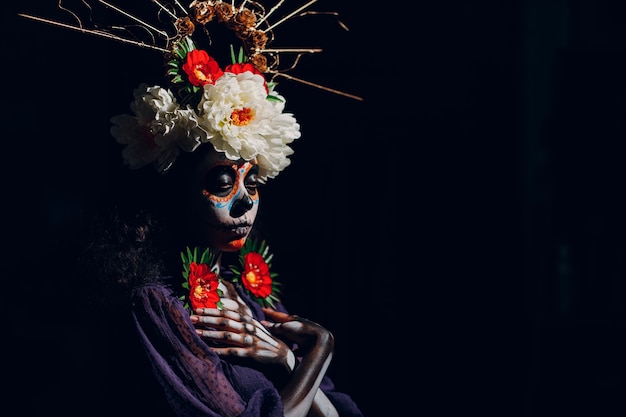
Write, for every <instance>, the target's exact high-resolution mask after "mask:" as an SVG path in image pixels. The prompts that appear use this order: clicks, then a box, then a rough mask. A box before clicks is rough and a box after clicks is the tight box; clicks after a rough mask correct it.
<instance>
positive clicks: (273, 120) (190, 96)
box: [20, 0, 361, 182]
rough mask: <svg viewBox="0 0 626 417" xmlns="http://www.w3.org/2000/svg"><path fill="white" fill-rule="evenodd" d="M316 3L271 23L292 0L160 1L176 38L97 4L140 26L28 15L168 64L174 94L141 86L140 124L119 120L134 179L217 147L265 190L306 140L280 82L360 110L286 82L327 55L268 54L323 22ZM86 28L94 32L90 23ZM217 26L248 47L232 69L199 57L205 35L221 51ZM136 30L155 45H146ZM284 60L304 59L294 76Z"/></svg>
mask: <svg viewBox="0 0 626 417" xmlns="http://www.w3.org/2000/svg"><path fill="white" fill-rule="evenodd" d="M316 1H317V0H311V1H308V2H307V3H305V4H304V5H302V6H300V7H299V8H297V9H296V10H294V11H292V12H291V13H289V14H287V15H286V16H283V17H282V18H280V19H279V20H277V21H275V22H274V23H270V21H269V20H270V17H273V14H275V13H276V12H277V11H278V10H279V9H280V8H281V6H282V5H283V3H285V0H277V3H276V4H275V5H274V6H273V7H272V8H271V9H269V11H266V10H265V7H264V6H263V5H262V4H261V3H259V2H258V1H252V0H237V1H236V0H229V1H222V0H206V1H199V0H193V1H192V2H191V3H190V4H189V6H188V7H187V8H185V7H183V6H182V5H181V4H180V2H179V1H178V0H172V1H170V2H168V1H165V0H163V1H160V0H151V1H150V3H151V4H153V5H156V6H157V7H158V13H157V20H158V22H159V23H162V20H163V19H162V18H163V16H166V17H169V20H170V21H171V23H172V27H170V28H169V30H170V31H173V32H174V33H168V31H167V30H163V29H160V28H158V27H157V25H156V24H153V23H152V21H151V20H150V19H147V18H138V17H135V16H134V15H132V14H131V13H129V12H127V11H125V10H122V9H120V8H119V7H117V6H115V5H113V4H111V3H108V2H106V1H105V0H97V2H96V3H97V4H95V5H103V6H105V7H106V8H107V9H111V10H113V11H115V12H117V13H118V14H119V15H121V16H122V17H123V18H125V19H131V20H132V21H133V22H132V24H120V23H117V22H116V23H115V24H111V25H109V26H107V25H104V24H102V23H99V24H93V28H89V27H87V25H85V24H83V20H81V19H80V17H79V14H80V13H78V11H76V10H72V11H70V10H69V9H68V8H66V7H65V6H64V5H63V4H62V3H63V0H59V2H58V8H59V9H60V10H61V11H63V12H65V13H69V15H70V16H71V17H72V19H73V20H74V21H75V22H76V23H75V24H73V25H72V24H66V23H62V22H58V21H54V20H49V19H42V18H38V17H34V16H31V15H26V14H20V15H21V16H23V17H27V18H31V19H34V20H39V21H43V22H46V23H51V24H55V25H58V26H62V27H65V28H70V29H75V30H79V31H81V32H82V33H89V34H93V35H98V36H103V37H106V38H109V39H113V40H117V41H121V42H125V43H129V44H133V45H136V46H140V47H143V48H150V49H156V50H158V51H160V52H161V53H163V54H164V56H165V58H166V61H167V75H168V76H169V85H168V86H165V87H163V86H159V85H148V84H146V83H142V84H140V85H139V86H138V87H137V88H136V89H135V91H134V94H133V95H134V100H133V101H132V102H131V104H130V108H131V110H132V112H133V115H130V114H121V115H116V116H114V117H112V118H111V122H112V126H111V134H112V136H113V137H114V138H115V139H116V140H117V141H118V142H119V143H121V144H124V145H125V146H124V149H123V151H122V156H123V160H124V162H125V164H126V165H128V166H129V167H130V168H131V169H136V168H140V167H143V166H145V165H148V164H153V165H155V167H156V169H157V170H158V171H159V172H161V173H165V172H167V171H168V170H169V169H170V168H171V167H172V165H173V163H174V161H175V160H176V158H177V157H178V156H179V155H180V153H181V152H193V151H195V150H196V149H197V148H198V147H199V146H200V145H202V144H204V143H211V145H213V147H214V148H215V150H217V151H218V152H222V153H224V155H225V156H226V157H227V158H229V159H232V160H238V159H244V160H247V161H250V160H256V162H257V163H258V165H259V175H258V178H259V180H260V181H261V182H265V181H266V180H267V179H269V178H274V177H276V176H277V175H278V174H279V173H280V172H281V171H282V170H283V169H285V168H286V167H287V166H288V165H289V164H290V160H289V156H290V155H291V154H293V149H292V148H291V147H290V144H291V143H292V142H293V141H294V140H296V139H298V138H299V137H300V135H301V134H300V125H299V124H298V123H297V121H296V119H295V118H294V116H293V114H291V113H285V112H284V109H285V99H284V97H282V96H281V95H280V94H279V93H278V92H277V91H276V90H275V87H276V83H275V82H274V79H275V78H276V77H279V76H282V77H284V78H287V79H290V80H295V81H298V82H302V83H304V84H307V85H311V86H314V87H318V88H321V89H324V90H327V91H330V92H333V93H336V94H340V95H344V96H347V97H350V98H354V99H357V100H361V98H360V97H358V96H354V95H351V94H347V93H344V92H341V91H338V90H334V89H331V88H327V87H324V86H321V85H319V84H315V83H312V82H309V81H305V80H302V79H299V78H297V77H294V76H292V75H289V74H287V71H289V70H292V69H293V68H295V66H296V65H297V63H298V61H299V60H300V57H301V56H302V55H303V54H307V53H316V52H321V50H320V49H302V48H282V49H280V48H278V49H276V48H275V49H270V48H268V44H269V43H270V42H271V41H273V40H274V29H275V28H276V27H277V26H279V25H280V24H282V23H284V22H285V21H287V20H289V19H291V18H293V17H295V16H303V15H306V14H317V13H316V12H312V11H308V10H307V9H308V8H309V7H310V6H311V5H312V4H314V3H315V2H316ZM82 4H83V5H84V6H85V8H86V10H87V13H88V14H89V16H91V15H92V9H95V7H93V6H92V5H91V4H89V2H88V0H83V1H82ZM320 14H322V13H320ZM326 14H328V13H326ZM85 22H90V18H88V19H85ZM339 23H340V24H341V25H342V26H343V24H342V23H341V22H339ZM213 25H221V26H223V27H225V28H226V29H228V30H229V31H230V32H231V33H232V34H234V36H235V38H237V39H238V40H239V41H241V48H240V49H239V51H238V54H237V55H236V54H235V52H234V49H233V47H232V45H231V46H230V50H231V54H230V55H231V61H232V62H231V63H230V64H229V65H227V66H226V67H225V68H224V69H222V68H221V67H220V64H219V63H218V62H217V61H216V60H215V59H214V58H213V57H212V56H211V55H209V53H208V52H207V51H206V50H204V49H200V48H198V47H197V46H196V39H194V38H193V35H197V34H198V33H201V34H204V35H205V36H204V37H202V39H201V40H203V41H204V42H205V43H208V44H209V45H210V46H213V41H214V39H213V38H212V35H213V28H214V27H215V26H213ZM136 27H140V28H142V29H143V31H144V32H145V33H147V34H149V36H148V37H147V38H146V37H141V36H140V35H138V33H137V31H136V30H134V29H136ZM343 27H344V28H345V26H343ZM196 38H197V36H196ZM198 45H199V44H198ZM224 48H225V47H224ZM284 55H288V56H289V55H290V56H292V57H293V56H294V55H295V58H294V59H293V60H292V61H291V65H290V66H289V67H287V68H286V69H281V66H282V64H281V63H280V57H281V56H284ZM265 75H268V76H269V77H270V78H269V80H266V78H265Z"/></svg>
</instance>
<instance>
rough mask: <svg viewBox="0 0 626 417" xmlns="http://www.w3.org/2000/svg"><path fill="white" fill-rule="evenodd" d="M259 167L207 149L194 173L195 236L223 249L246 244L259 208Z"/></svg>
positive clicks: (191, 215) (191, 216)
mask: <svg viewBox="0 0 626 417" xmlns="http://www.w3.org/2000/svg"><path fill="white" fill-rule="evenodd" d="M257 173H258V166H257V164H256V162H254V161H250V162H247V161H243V160H239V161H232V160H229V159H227V158H226V157H225V156H224V155H223V154H222V153H218V152H215V151H210V152H207V154H206V155H205V156H204V158H203V159H202V161H201V162H200V164H199V165H198V167H197V169H196V170H195V171H194V172H193V176H192V177H193V178H192V181H191V182H192V184H191V185H192V187H191V189H190V193H191V194H190V197H191V199H190V201H189V207H187V208H188V209H189V210H188V213H189V218H188V219H187V220H188V224H189V226H190V227H191V228H192V229H191V230H192V231H193V233H194V234H195V238H196V239H199V240H200V241H201V242H203V243H204V244H206V245H208V246H210V247H212V248H215V249H217V250H220V251H226V252H232V251H236V250H239V249H241V248H242V247H243V244H244V243H245V241H246V239H247V237H248V235H249V233H250V231H251V230H252V225H253V224H254V221H255V219H256V215H257V211H258V209H259V193H258V190H257V186H258V181H257Z"/></svg>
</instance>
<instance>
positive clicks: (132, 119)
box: [111, 84, 206, 172]
mask: <svg viewBox="0 0 626 417" xmlns="http://www.w3.org/2000/svg"><path fill="white" fill-rule="evenodd" d="M134 97H135V100H134V101H133V102H132V103H131V105H130V108H131V110H132V111H133V113H134V114H135V115H134V116H131V115H128V114H121V115H117V116H113V117H112V118H111V122H112V123H113V126H111V134H112V135H113V137H114V138H115V139H116V140H117V141H118V142H119V143H121V144H125V145H126V147H124V150H123V151H122V157H123V158H124V162H125V163H126V164H127V165H129V166H130V168H132V169H136V168H140V167H143V166H144V165H147V164H149V163H155V164H156V165H157V169H158V171H159V172H165V171H167V170H168V169H169V168H170V167H171V166H172V164H173V163H174V160H175V159H176V157H177V156H178V154H179V153H180V150H181V149H182V150H184V151H186V152H193V151H194V150H195V149H196V148H197V147H198V146H199V145H200V144H201V143H202V142H206V132H204V131H203V130H202V128H200V127H199V125H198V121H197V118H196V114H195V113H194V111H193V110H192V109H191V108H189V107H187V108H185V109H181V108H180V105H179V104H178V103H177V102H176V99H175V98H174V95H173V94H172V93H171V92H170V91H169V90H166V89H164V88H161V87H159V86H153V87H148V86H147V85H146V84H141V85H140V86H139V87H138V88H137V89H135V91H134Z"/></svg>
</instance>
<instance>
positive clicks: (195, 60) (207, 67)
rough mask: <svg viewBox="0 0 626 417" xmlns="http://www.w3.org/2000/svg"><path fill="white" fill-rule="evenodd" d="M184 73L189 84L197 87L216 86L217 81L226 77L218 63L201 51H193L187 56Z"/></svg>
mask: <svg viewBox="0 0 626 417" xmlns="http://www.w3.org/2000/svg"><path fill="white" fill-rule="evenodd" d="M183 71H185V73H186V74H187V76H188V77H189V82H190V83H191V84H193V85H195V86H203V85H205V84H215V81H217V79H218V78H220V77H221V76H222V75H224V71H222V70H221V68H220V67H219V64H218V63H217V61H216V60H215V59H213V58H212V57H210V56H209V54H207V52H206V51H203V50H201V49H193V50H191V51H190V52H189V53H188V54H187V61H186V62H185V63H184V64H183Z"/></svg>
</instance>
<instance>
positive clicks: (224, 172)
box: [204, 166, 237, 197]
mask: <svg viewBox="0 0 626 417" xmlns="http://www.w3.org/2000/svg"><path fill="white" fill-rule="evenodd" d="M236 178H237V174H236V173H235V171H234V170H233V169H232V168H231V167H228V166H217V167H215V168H212V169H210V170H209V172H207V174H206V176H205V177H204V189H205V190H207V191H208V192H209V193H211V194H213V195H215V196H218V197H225V196H227V195H228V194H230V192H231V191H232V189H233V187H234V186H235V179H236Z"/></svg>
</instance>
